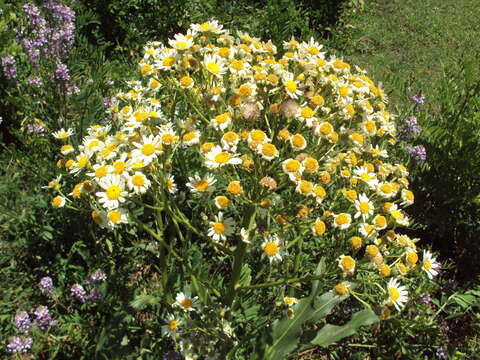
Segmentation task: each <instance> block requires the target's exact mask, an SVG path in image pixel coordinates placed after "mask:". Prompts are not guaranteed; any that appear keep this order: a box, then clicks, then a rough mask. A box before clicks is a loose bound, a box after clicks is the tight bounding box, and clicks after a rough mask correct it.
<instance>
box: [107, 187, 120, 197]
mask: <svg viewBox="0 0 480 360" xmlns="http://www.w3.org/2000/svg"><path fill="white" fill-rule="evenodd" d="M121 192H122V188H121V187H120V186H118V185H110V186H109V187H108V189H107V197H108V199H109V200H118V198H119V197H120V194H121Z"/></svg>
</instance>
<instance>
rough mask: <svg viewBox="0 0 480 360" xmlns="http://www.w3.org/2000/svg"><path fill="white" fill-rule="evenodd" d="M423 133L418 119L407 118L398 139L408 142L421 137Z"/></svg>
mask: <svg viewBox="0 0 480 360" xmlns="http://www.w3.org/2000/svg"><path fill="white" fill-rule="evenodd" d="M421 132H422V130H421V128H420V126H419V125H418V122H417V118H416V117H415V116H405V117H404V118H403V126H402V127H401V128H400V132H399V135H398V137H399V139H400V140H403V141H408V140H410V139H411V138H414V137H417V136H418V135H420V133H421Z"/></svg>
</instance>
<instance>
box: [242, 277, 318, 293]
mask: <svg viewBox="0 0 480 360" xmlns="http://www.w3.org/2000/svg"><path fill="white" fill-rule="evenodd" d="M324 277H325V275H308V276H304V277H297V278H291V279H284V280H277V281H272V282H267V283H261V284H254V285H245V286H240V287H239V289H240V290H243V289H261V288H266V287H272V286H278V285H284V284H291V283H296V282H308V281H312V280H320V279H323V278H324Z"/></svg>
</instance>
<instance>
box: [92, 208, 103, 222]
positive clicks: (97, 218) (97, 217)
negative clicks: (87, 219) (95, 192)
mask: <svg viewBox="0 0 480 360" xmlns="http://www.w3.org/2000/svg"><path fill="white" fill-rule="evenodd" d="M92 219H93V221H94V222H95V223H96V224H97V225H102V224H103V218H102V215H100V213H99V212H98V211H96V210H93V211H92Z"/></svg>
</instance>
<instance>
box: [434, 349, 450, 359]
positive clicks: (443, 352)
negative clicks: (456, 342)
mask: <svg viewBox="0 0 480 360" xmlns="http://www.w3.org/2000/svg"><path fill="white" fill-rule="evenodd" d="M436 355H437V358H439V359H445V360H446V359H448V351H447V349H445V348H438V349H437V352H436Z"/></svg>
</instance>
